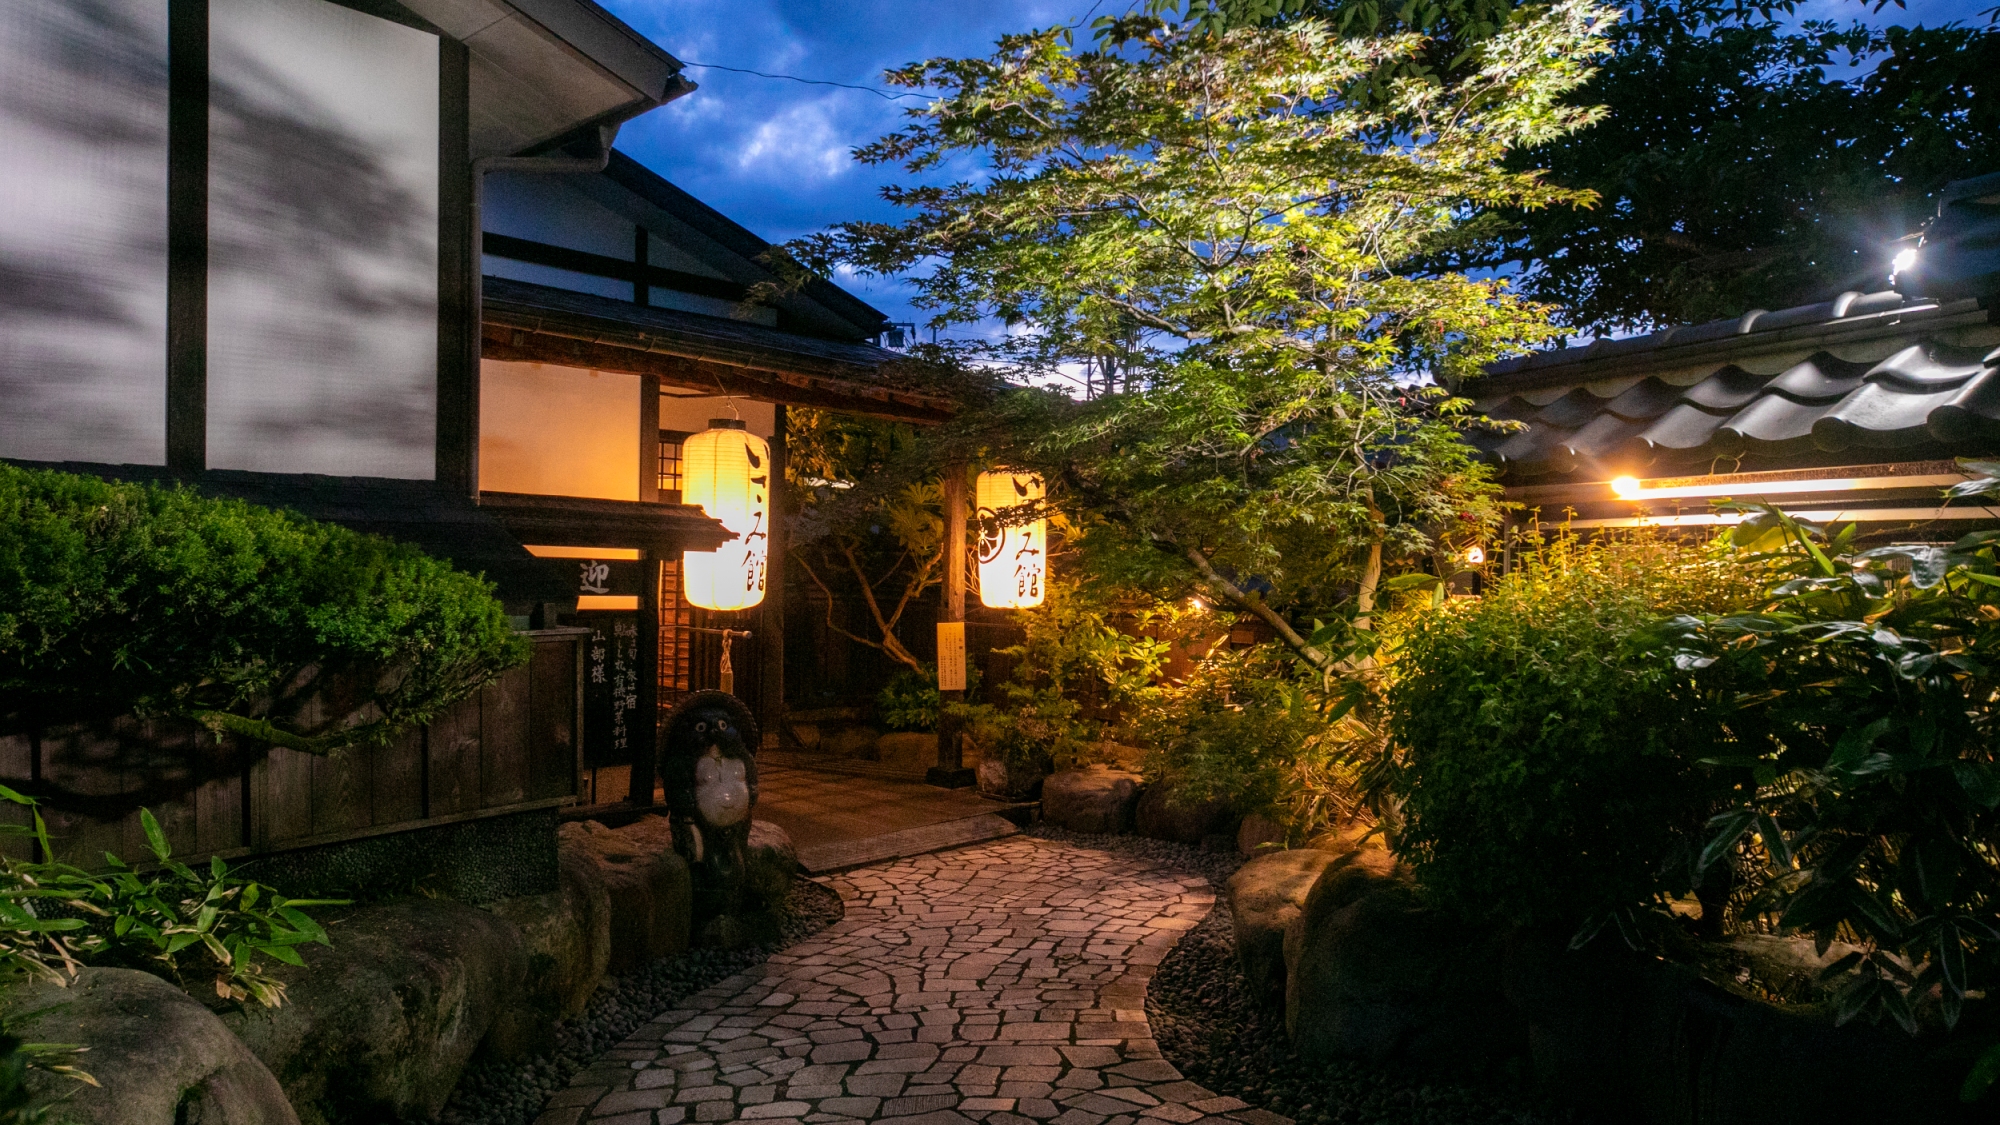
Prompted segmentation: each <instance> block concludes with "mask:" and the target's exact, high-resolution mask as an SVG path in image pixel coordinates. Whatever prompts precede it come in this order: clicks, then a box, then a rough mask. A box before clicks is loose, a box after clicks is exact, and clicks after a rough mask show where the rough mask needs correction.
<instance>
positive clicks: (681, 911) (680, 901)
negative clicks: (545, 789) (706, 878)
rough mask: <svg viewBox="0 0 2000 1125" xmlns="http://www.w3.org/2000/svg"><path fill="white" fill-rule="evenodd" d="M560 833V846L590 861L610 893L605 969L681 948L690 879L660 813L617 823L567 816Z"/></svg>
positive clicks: (631, 966) (690, 912) (687, 930)
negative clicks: (619, 825) (568, 819)
mask: <svg viewBox="0 0 2000 1125" xmlns="http://www.w3.org/2000/svg"><path fill="white" fill-rule="evenodd" d="M560 837H561V842H562V848H563V850H565V851H569V852H571V853H572V854H574V855H577V856H580V857H582V858H584V859H587V860H588V861H589V862H590V863H592V864H594V865H595V866H596V868H597V871H598V874H599V876H600V877H601V878H602V879H603V881H604V885H605V888H606V890H607V891H608V893H609V895H610V900H611V924H610V928H611V953H610V960H609V965H608V968H609V971H610V972H612V973H616V974H620V975H623V974H625V973H629V972H632V971H633V970H635V969H639V968H642V967H644V966H646V965H650V964H652V963H653V962H654V961H657V960H659V959H660V958H662V957H672V956H674V955H676V954H680V953H685V952H687V949H688V943H689V938H690V936H691V925H692V920H693V917H694V879H693V877H692V875H691V874H690V873H689V871H688V866H687V861H685V860H683V859H682V858H681V857H680V856H679V854H677V853H676V852H675V851H674V845H673V834H672V832H671V831H670V828H669V821H668V819H667V818H666V817H664V816H643V817H640V818H639V819H638V820H636V821H634V822H633V823H631V824H628V825H626V826H625V827H623V828H607V827H605V826H604V825H602V824H600V823H598V822H597V821H594V820H586V821H583V822H581V823H577V822H571V823H569V824H565V825H563V826H562V829H561V832H560Z"/></svg>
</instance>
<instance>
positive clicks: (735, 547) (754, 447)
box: [681, 418, 771, 609]
mask: <svg viewBox="0 0 2000 1125" xmlns="http://www.w3.org/2000/svg"><path fill="white" fill-rule="evenodd" d="M770 466H771V447H770V446H769V445H768V444H766V443H765V441H764V439H763V438H760V437H758V436H757V435H756V434H753V433H751V432H749V431H748V430H746V429H744V427H743V423H742V422H741V421H738V420H736V419H734V418H717V419H714V420H712V421H710V422H709V424H708V429H706V430H703V431H702V432H700V433H698V434H695V435H693V436H692V437H690V438H688V439H687V440H686V441H685V442H682V443H681V502H682V503H684V504H695V505H699V506H700V507H701V510H702V511H704V512H706V513H708V514H709V516H711V517H713V518H714V519H718V520H721V521H722V526H724V527H726V528H728V529H729V530H731V531H733V532H735V533H736V538H734V539H732V540H730V541H729V542H727V543H724V544H723V545H722V546H721V547H720V548H718V549H717V550H713V551H687V552H685V553H683V554H682V555H681V573H682V575H683V576H684V577H685V579H686V582H687V599H688V601H689V602H691V603H693V604H694V605H698V606H700V607H702V608H703V609H748V608H750V607H751V606H753V605H756V604H757V603H758V602H761V601H763V600H764V573H765V569H766V566H767V564H768V560H769V556H770V548H771V536H770V508H771V487H770V486H771V469H770Z"/></svg>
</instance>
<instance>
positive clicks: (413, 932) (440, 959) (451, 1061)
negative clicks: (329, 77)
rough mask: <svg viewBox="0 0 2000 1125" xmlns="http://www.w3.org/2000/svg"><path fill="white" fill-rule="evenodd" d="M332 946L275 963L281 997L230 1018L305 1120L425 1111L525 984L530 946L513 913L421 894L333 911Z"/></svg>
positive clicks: (357, 1119) (310, 948)
mask: <svg viewBox="0 0 2000 1125" xmlns="http://www.w3.org/2000/svg"><path fill="white" fill-rule="evenodd" d="M327 932H328V934H329V935H330V936H331V937H332V939H333V947H332V948H330V949H329V948H327V947H325V946H321V945H303V946H299V947H297V948H298V950H299V952H300V954H301V955H302V956H303V957H304V959H305V962H306V967H305V968H303V969H301V968H294V967H291V966H286V965H279V966H277V968H276V970H275V971H274V975H275V976H277V977H279V978H280V979H282V980H283V981H284V982H285V984H286V988H287V998H286V1002H285V1005H284V1006H283V1007H281V1008H262V1007H252V1008H249V1009H247V1010H244V1011H238V1012H231V1013H228V1014H227V1015H225V1016H224V1017H223V1021H224V1022H225V1023H227V1024H228V1025H229V1026H230V1028H231V1029H232V1030H234V1031H235V1032H236V1034H237V1036H238V1037H240V1038H241V1039H242V1040H243V1042H244V1043H245V1044H247V1045H248V1046H249V1048H250V1050H251V1051H252V1052H254V1053H255V1054H256V1056H257V1057H258V1058H259V1059H262V1060H263V1061H264V1065H266V1066H268V1067H269V1068H270V1069H271V1073H273V1074H275V1075H277V1077H278V1081H279V1083H280V1084H281V1085H283V1087H284V1090H285V1093H286V1095H287V1096H289V1097H290V1098H291V1101H292V1105H293V1106H294V1107H295V1108H296V1109H297V1110H298V1113H299V1118H300V1120H302V1121H303V1122H305V1123H306V1125H319V1123H322V1122H323V1123H326V1125H341V1123H354V1125H361V1123H372V1122H377V1121H383V1120H391V1121H402V1120H429V1119H431V1118H434V1117H436V1116H437V1115H438V1113H439V1111H441V1110H442V1109H443V1108H444V1104H445V1100H446V1098H447V1097H449V1096H450V1094H451V1089H452V1087H453V1086H455V1085H457V1083H458V1076H459V1073H460V1072H461V1071H462V1070H464V1069H465V1064H466V1062H467V1061H468V1060H469V1059H471V1057H472V1053H473V1051H474V1049H475V1048H477V1047H478V1046H479V1044H480V1041H481V1040H482V1039H484V1038H485V1036H486V1033H487V1031H488V1029H489V1028H490V1027H491V1026H492V1025H493V1022H494V1019H495V1017H496V1016H497V1015H498V1014H499V1013H500V1012H501V1011H502V1010H503V1009H504V1008H506V1007H508V1006H510V1004H511V1003H512V1002H513V1000H514V998H515V997H516V996H518V995H519V993H520V991H521V989H522V986H523V984H524V982H525V981H526V979H527V976H528V950H527V946H526V944H525V943H524V942H523V941H522V938H521V932H520V930H518V929H516V928H515V927H514V925H513V924H512V923H510V922H508V921H507V920H505V919H503V918H500V917H497V916H495V915H493V914H490V913H488V912H486V911H484V910H480V909H478V908H477V907H472V906H466V905H464V904H462V903H456V902H445V901H433V900H416V901H410V902H397V903H389V904H387V905H382V906H368V907H362V908H359V909H356V910H352V911H349V912H347V913H346V914H344V915H340V916H338V917H335V918H334V919H332V920H331V921H330V922H329V924H328V925H327Z"/></svg>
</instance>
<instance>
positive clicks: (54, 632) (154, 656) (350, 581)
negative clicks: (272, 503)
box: [0, 465, 527, 753]
mask: <svg viewBox="0 0 2000 1125" xmlns="http://www.w3.org/2000/svg"><path fill="white" fill-rule="evenodd" d="M526 658H527V646H526V644H525V643H524V642H523V641H522V640H521V639H520V638H519V637H518V636H516V635H515V634H514V633H513V631H512V630H511V629H510V628H509V626H508V623H507V619H506V616H505V614H504V613H503V611H502V609H501V607H500V605H499V603H498V602H496V601H494V599H493V597H492V594H491V587H490V586H488V585H487V584H486V583H485V582H483V581H481V580H480V579H478V578H474V577H472V576H470V575H465V574H461V573H458V572H457V571H454V570H453V569H452V568H451V567H450V565H448V564H446V563H444V562H440V561H438V560H435V559H432V558H429V557H428V556H426V555H424V554H422V553H421V552H419V551H417V550H416V549H414V548H412V547H408V546H404V545H400V544H396V543H392V542H390V541H388V540H386V539H381V538H377V537H374V536H368V535H361V534H357V533H355V532H351V531H348V530H346V529H344V528H340V527H335V526H332V525H329V524H322V523H315V522H313V521H310V520H306V519H302V518H300V517H298V516H295V515H292V514H290V513H287V512H279V511H272V510H270V509H265V508H259V507H256V506H254V505H250V504H245V503H241V502H238V501H233V500H215V499H210V498H207V497H203V496H200V495H198V494H197V493H195V492H192V491H190V490H187V489H185V488H179V487H175V488H159V487H153V486H149V485H134V484H114V483H110V482H107V481H103V480H99V479H97V478H95V477H86V476H75V475H71V474H67V473H56V472H38V471H27V470H22V469H17V468H13V467H11V466H4V465H0V699H4V700H6V703H5V704H4V707H5V712H6V713H5V714H0V719H5V720H9V721H12V722H15V723H52V722H61V721H67V720H73V719H79V718H94V717H102V716H108V715H119V714H127V713H135V712H136V713H138V714H142V715H143V714H168V715H179V716H185V717H190V718H195V719H199V720H201V721H203V722H205V723H207V724H208V725H209V726H211V727H213V728H214V729H216V730H218V731H223V730H228V731H233V732H236V733H238V734H243V735H247V736H250V737H253V738H257V739H261V740H263V741H266V742H270V743H273V744H276V745H281V746H287V747H291V748H293V749H300V750H308V751H313V752H319V753H324V752H325V751H326V750H328V749H330V748H332V747H335V746H339V745H344V744H348V743H353V742H357V741H361V740H366V739H377V738H383V737H386V736H387V735H388V734H389V733H390V732H391V731H393V730H394V729H396V728H398V727H400V726H402V725H404V724H408V723H415V722H422V721H425V720H427V719H429V718H430V717H431V716H433V715H435V714H437V713H438V712H439V711H440V710H441V709H443V708H444V707H445V706H447V705H449V704H451V703H453V702H455V701H456V700H458V699H460V698H462V697H464V696H465V695H467V694H469V693H470V692H471V691H473V690H474V689H475V688H477V687H478V686H479V685H480V684H481V683H483V682H485V681H486V680H488V679H490V678H491V677H492V676H494V675H496V674H497V673H499V672H500V671H502V670H504V669H506V668H509V667H511V666H513V665H516V664H519V663H521V662H522V661H523V660H525V659H526ZM314 704H318V705H320V706H319V708H317V709H319V710H322V711H324V712H326V713H327V718H326V719H325V720H324V721H321V722H318V723H314V722H308V721H306V720H305V719H304V718H302V714H311V713H312V712H313V711H314V710H315V709H316V708H315V707H314ZM350 715H351V716H356V718H353V719H349V718H348V716H350ZM336 721H345V722H347V723H348V725H346V726H343V727H339V728H337V729H327V724H329V723H333V722H336Z"/></svg>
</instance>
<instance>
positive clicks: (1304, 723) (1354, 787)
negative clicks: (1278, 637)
mask: <svg viewBox="0 0 2000 1125" xmlns="http://www.w3.org/2000/svg"><path fill="white" fill-rule="evenodd" d="M1133 725H1134V728H1135V729H1136V731H1137V733H1138V735H1139V742H1140V744H1141V745H1143V746H1144V747H1146V756H1145V759H1144V761H1143V763H1142V764H1141V767H1140V768H1141V770H1142V771H1143V772H1144V773H1145V775H1146V777H1147V779H1148V780H1149V781H1156V782H1157V781H1166V782H1170V783H1171V784H1172V785H1173V786H1174V791H1175V792H1176V793H1177V794H1180V795H1181V796H1182V798H1183V799H1185V800H1191V801H1206V800H1212V799H1216V798H1220V799H1223V800H1226V801H1228V802H1229V805H1230V807H1231V808H1232V809H1234V810H1235V811H1236V812H1238V813H1240V814H1244V815H1248V814H1250V813H1260V814H1262V815H1264V816H1266V817H1269V818H1270V819H1271V820H1272V821H1274V822H1276V823H1277V824H1279V825H1280V826H1282V827H1284V828H1285V829H1286V834H1287V837H1288V838H1289V840H1290V842H1292V843H1295V844H1296V843H1303V842H1304V841H1305V840H1306V839H1307V838H1309V837H1311V836H1312V835H1313V834H1314V833H1316V832H1319V831H1322V830H1324V829H1327V828H1331V827H1334V826H1335V825H1337V824H1339V823H1341V822H1343V821H1345V820H1347V819H1348V818H1350V817H1351V816H1353V815H1354V813H1355V812H1356V811H1357V808H1358V794H1359V785H1358V782H1359V771H1360V768H1361V765H1362V763H1363V761H1364V760H1365V758H1366V757H1367V756H1368V755H1369V754H1370V753H1371V752H1372V751H1373V750H1374V748H1375V746H1376V744H1377V743H1378V742H1379V739H1378V738H1377V737H1376V736H1375V732H1374V731H1373V729H1372V728H1371V727H1370V726H1369V725H1368V724H1366V723H1364V722H1363V721H1362V719H1361V717H1360V716H1359V715H1357V714H1355V713H1354V712H1353V711H1352V710H1351V709H1348V710H1343V709H1342V708H1340V707H1339V705H1338V704H1337V703H1336V702H1334V698H1333V697H1331V696H1329V695H1328V693H1327V692H1326V691H1325V690H1324V685H1323V684H1322V683H1321V680H1320V677H1319V676H1318V675H1316V674H1312V673H1310V672H1303V671H1302V670H1301V668H1300V666H1299V663H1298V661H1297V660H1295V659H1293V658H1292V657H1291V656H1290V655H1289V653H1288V652H1285V651H1283V650H1280V649H1279V648H1278V646H1276V645H1259V646H1257V647H1255V648H1249V649H1243V650H1241V651H1236V652H1226V651H1225V652H1217V653H1215V654H1213V655H1211V656H1209V657H1208V658H1207V659H1206V660H1203V661H1202V662H1201V663H1200V664H1198V665H1196V666H1195V669H1194V671H1193V673H1192V674H1190V675H1189V676H1188V678H1187V680H1186V681H1185V682H1183V683H1176V684H1168V685H1164V686H1163V687H1162V688H1161V689H1160V690H1159V691H1157V692H1155V693H1153V695H1152V696H1151V697H1150V698H1148V699H1147V700H1146V701H1145V703H1144V705H1143V706H1141V707H1140V708H1139V711H1138V715H1137V717H1136V719H1135V721H1134V724H1133Z"/></svg>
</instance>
